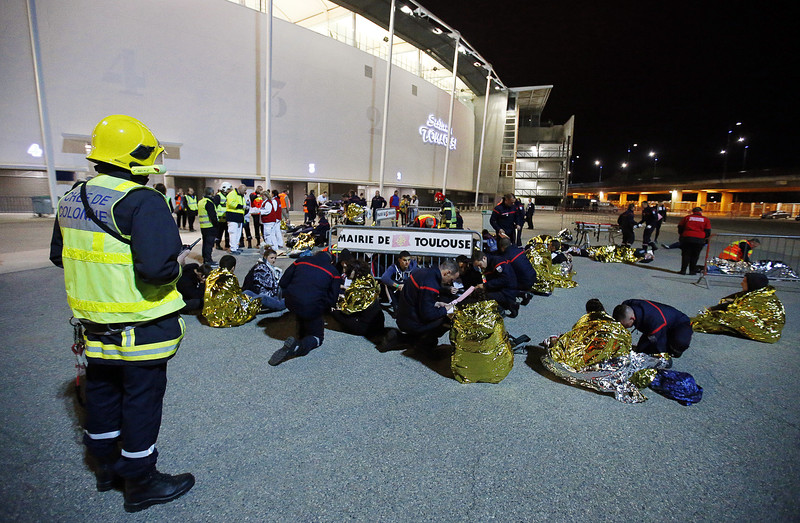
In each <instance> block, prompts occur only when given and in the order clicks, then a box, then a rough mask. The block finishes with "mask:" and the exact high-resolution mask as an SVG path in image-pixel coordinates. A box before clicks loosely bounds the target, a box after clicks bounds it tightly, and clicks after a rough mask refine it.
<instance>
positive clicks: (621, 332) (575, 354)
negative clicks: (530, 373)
mask: <svg viewBox="0 0 800 523" xmlns="http://www.w3.org/2000/svg"><path fill="white" fill-rule="evenodd" d="M542 345H543V346H545V348H547V351H548V352H547V354H545V355H544V356H542V364H543V365H544V366H545V367H546V368H547V369H548V370H549V371H550V372H552V373H553V374H555V375H556V376H558V377H559V378H561V379H563V380H564V381H566V382H568V383H572V384H574V385H580V386H582V387H586V388H588V389H594V390H597V391H600V392H613V393H614V397H615V398H616V399H617V401H620V402H622V403H641V402H643V401H646V400H647V397H646V396H645V395H644V394H642V392H641V391H640V390H639V389H640V388H644V387H646V386H647V385H648V384H649V383H650V382H652V381H653V378H654V377H655V369H660V368H661V369H663V368H669V367H670V366H671V365H672V363H671V361H670V359H669V357H668V356H667V355H663V354H662V355H658V356H657V357H653V356H649V355H647V354H640V353H638V352H632V351H631V350H630V348H631V334H630V332H628V330H627V329H625V328H624V327H623V326H622V324H620V323H619V322H617V321H615V320H614V318H612V317H611V316H609V315H608V314H606V313H605V312H602V311H600V312H591V313H588V314H585V315H584V316H582V317H581V319H580V320H578V322H577V323H576V324H575V325H574V326H573V327H572V330H570V331H569V332H566V333H564V334H562V335H561V336H559V337H558V338H557V339H555V341H553V339H552V338H551V339H548V340H545V342H543V343H542Z"/></svg>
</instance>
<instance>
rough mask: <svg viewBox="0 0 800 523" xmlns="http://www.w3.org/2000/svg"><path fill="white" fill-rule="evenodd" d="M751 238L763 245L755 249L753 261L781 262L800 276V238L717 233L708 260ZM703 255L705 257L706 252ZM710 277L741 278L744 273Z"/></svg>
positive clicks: (718, 274) (715, 273)
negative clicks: (799, 271)
mask: <svg viewBox="0 0 800 523" xmlns="http://www.w3.org/2000/svg"><path fill="white" fill-rule="evenodd" d="M751 238H757V239H758V240H759V241H760V242H761V245H759V246H758V247H756V248H755V249H753V254H752V255H751V256H750V258H751V260H755V261H766V260H769V261H772V262H781V263H784V264H786V265H788V266H789V267H791V269H792V270H793V271H794V273H795V274H798V270H800V236H777V235H763V234H762V235H754V234H752V233H750V234H741V233H739V234H736V233H715V234H712V235H711V238H710V239H709V243H708V259H709V260H711V259H713V258H715V257H719V255H720V254H721V253H722V251H723V250H725V247H727V246H728V245H730V244H731V243H734V242H737V241H741V240H746V239H751ZM703 254H704V255H705V252H704V253H703ZM708 276H734V277H739V278H741V277H742V273H731V274H726V273H718V272H709V273H708ZM770 278H771V279H777V280H784V281H800V279H796V278H784V277H773V276H770Z"/></svg>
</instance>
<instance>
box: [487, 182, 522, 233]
mask: <svg viewBox="0 0 800 523" xmlns="http://www.w3.org/2000/svg"><path fill="white" fill-rule="evenodd" d="M489 224H490V225H491V226H492V228H493V229H494V231H495V233H496V234H498V235H499V234H500V231H503V232H504V233H505V235H506V236H508V239H509V240H511V243H516V238H517V237H516V233H517V209H516V207H514V195H513V194H506V195H505V196H503V201H501V202H500V203H499V204H497V206H496V207H495V208H494V210H493V211H492V217H491V218H489Z"/></svg>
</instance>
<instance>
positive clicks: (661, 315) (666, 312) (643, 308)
mask: <svg viewBox="0 0 800 523" xmlns="http://www.w3.org/2000/svg"><path fill="white" fill-rule="evenodd" d="M613 316H614V319H615V320H617V321H618V322H620V323H621V324H622V326H623V327H625V328H626V329H630V328H631V327H634V328H635V329H636V330H638V331H639V332H641V333H642V337H641V338H640V339H639V343H637V344H636V347H634V349H633V350H635V351H636V352H643V353H644V354H658V353H662V352H668V353H669V354H670V356H673V357H675V358H678V357H680V355H681V354H683V351H685V350H686V349H688V348H689V344H690V343H691V341H692V326H691V325H690V323H689V317H688V316H687V315H685V314H684V313H682V312H681V311H679V310H678V309H676V308H674V307H670V306H669V305H664V304H663V303H658V302H656V301H649V300H625V301H624V302H622V303H621V304H619V305H617V306H616V307H614V314H613Z"/></svg>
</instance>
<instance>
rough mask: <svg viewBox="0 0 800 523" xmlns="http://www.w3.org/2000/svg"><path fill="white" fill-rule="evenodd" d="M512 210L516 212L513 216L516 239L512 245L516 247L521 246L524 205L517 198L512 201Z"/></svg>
mask: <svg viewBox="0 0 800 523" xmlns="http://www.w3.org/2000/svg"><path fill="white" fill-rule="evenodd" d="M514 208H515V209H516V210H517V211H516V214H515V215H514V224H515V225H516V226H517V237H516V242H515V243H514V245H516V246H517V247H521V246H522V229H523V227H525V204H524V203H522V200H520V199H519V198H517V199H516V200H515V201H514Z"/></svg>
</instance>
